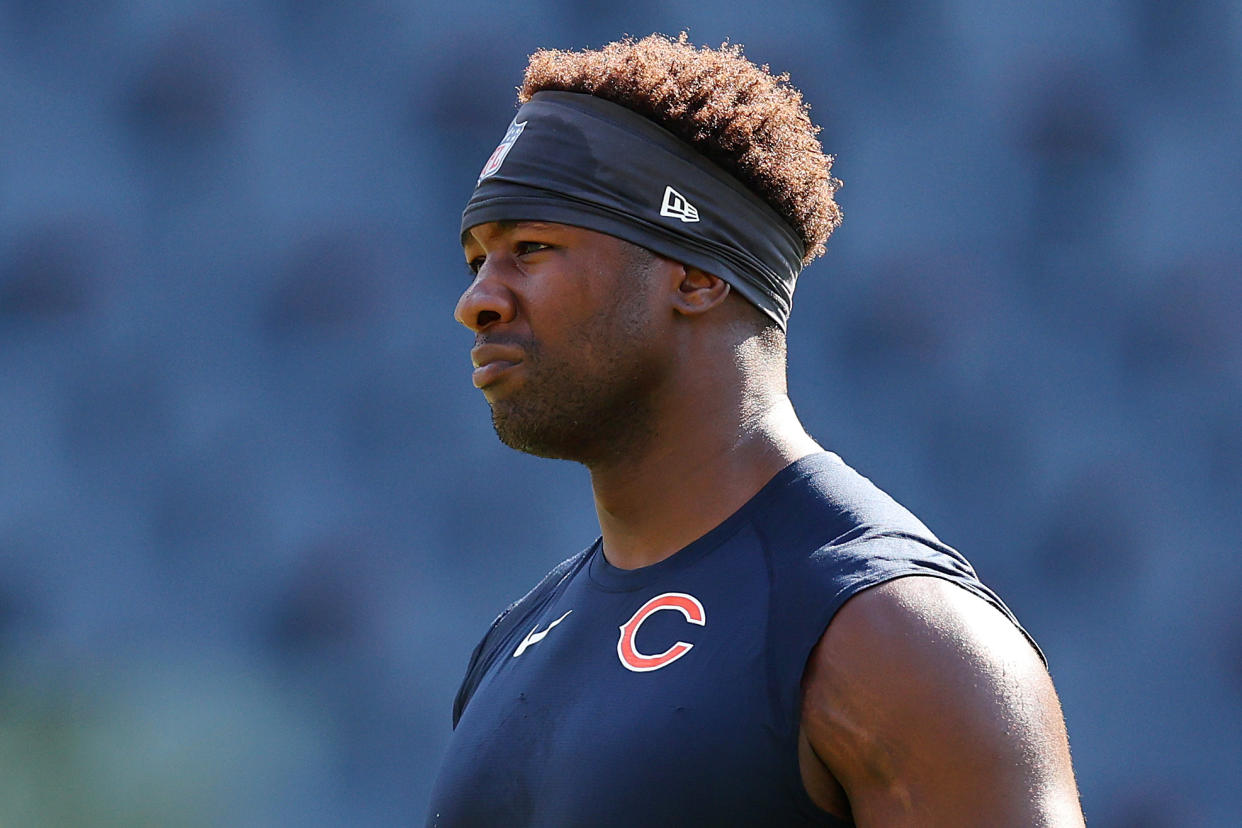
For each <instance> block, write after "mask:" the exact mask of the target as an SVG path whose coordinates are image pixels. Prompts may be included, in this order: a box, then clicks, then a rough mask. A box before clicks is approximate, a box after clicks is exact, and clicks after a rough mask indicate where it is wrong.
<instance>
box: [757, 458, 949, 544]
mask: <svg viewBox="0 0 1242 828" xmlns="http://www.w3.org/2000/svg"><path fill="white" fill-rule="evenodd" d="M773 483H775V484H776V485H775V486H773V487H772V488H771V490H770V491H767V492H765V493H764V494H765V495H766V497H765V498H764V502H763V504H762V508H760V509H758V510H756V521H757V523H759V524H760V529H761V531H762V532H763V534H764V535H765V537H766V538H767V539H768V540H769V541H774V542H775V543H774V544H773V545H774V546H778V547H781V548H785V549H793V550H796V551H798V552H807V551H810V550H813V549H817V548H820V547H823V546H827V545H834V544H835V545H840V544H844V543H848V542H850V541H852V540H855V539H857V538H858V537H861V536H862V535H865V534H868V533H873V534H874V533H876V532H882V533H888V534H894V533H901V534H904V535H907V536H911V537H916V536H917V537H922V538H926V539H928V540H932V541H934V540H935V535H933V534H932V532H931V530H930V529H928V528H927V527H926V526H925V525H923V523H922V521H920V520H919V519H918V518H916V517H915V516H914V515H913V514H912V513H911V512H910V511H909V510H908V509H906V508H905V507H904V506H902V505H901V504H900V503H898V502H897V501H896V500H894V499H893V498H892V497H891V496H889V494H888V493H887V492H885V491H884V490H883V489H881V488H880V487H878V486H876V485H875V484H874V483H872V482H871V480H869V479H868V478H866V477H865V476H863V475H862V474H860V473H859V472H858V471H856V470H855V469H854V468H852V467H851V466H849V465H848V464H846V463H845V462H844V461H843V460H842V459H841V458H840V457H838V456H837V455H836V454H833V453H832V452H822V453H818V454H813V455H809V456H807V457H804V458H802V459H801V460H798V461H797V462H795V463H793V464H792V465H790V466H789V467H787V468H786V469H785V471H783V472H782V473H781V474H780V475H778V476H777V478H775V479H774V480H773Z"/></svg>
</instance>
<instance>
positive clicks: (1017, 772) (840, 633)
mask: <svg viewBox="0 0 1242 828" xmlns="http://www.w3.org/2000/svg"><path fill="white" fill-rule="evenodd" d="M802 727H803V735H804V736H805V738H806V739H807V741H809V744H810V747H811V748H812V750H813V751H814V756H813V757H811V758H810V761H811V764H812V765H813V766H814V767H812V768H811V769H810V772H809V773H808V772H807V769H806V767H805V764H806V763H805V762H804V777H805V778H807V780H808V783H811V782H813V781H814V779H815V774H816V773H819V774H822V775H823V776H824V777H825V779H824V781H825V782H826V786H832V787H835V786H834V785H832V781H831V780H832V779H835V781H836V782H837V783H839V784H840V786H841V788H843V789H844V792H845V794H846V796H847V797H848V799H849V806H850V810H851V811H852V815H853V818H854V820H855V823H856V824H857V825H859V826H906V825H909V826H916V825H917V826H937V825H944V826H958V827H960V826H972V825H978V826H989V828H995V826H1008V825H1013V826H1081V825H1083V817H1082V810H1081V807H1080V805H1079V802H1078V791H1077V787H1076V786H1075V783H1074V773H1073V768H1072V767H1071V764H1070V755H1069V742H1068V740H1067V737H1066V733H1065V722H1064V719H1063V718H1062V715H1061V707H1060V704H1059V703H1058V701H1057V697H1056V691H1055V690H1054V689H1053V686H1052V679H1051V678H1050V677H1049V675H1048V672H1047V670H1046V669H1045V668H1044V665H1043V663H1042V662H1041V661H1040V659H1039V656H1038V655H1037V654H1036V653H1035V650H1034V648H1032V647H1031V645H1030V643H1029V642H1028V641H1027V640H1026V639H1025V637H1024V636H1023V635H1022V633H1021V632H1020V631H1019V630H1018V629H1017V628H1016V627H1015V626H1014V625H1013V624H1012V623H1011V622H1010V621H1009V620H1008V619H1007V618H1005V616H1004V615H1003V614H1002V613H1001V612H1000V611H999V610H997V609H996V608H995V607H993V606H991V605H990V604H988V603H987V602H986V601H984V600H983V599H982V598H979V597H978V596H976V595H974V594H972V593H970V592H968V591H966V590H965V589H963V588H961V587H959V586H956V585H954V584H952V583H949V582H947V581H944V580H941V579H939V578H931V577H918V576H914V577H906V578H899V579H897V580H894V581H890V582H888V583H885V584H881V585H880V586H877V587H873V588H871V589H868V590H866V591H864V592H862V593H861V594H859V595H857V596H855V597H854V598H852V599H850V600H849V601H848V602H846V604H845V606H843V607H842V608H841V610H840V611H839V612H838V613H837V615H836V617H835V618H834V619H833V621H832V623H831V624H829V626H828V629H827V631H826V632H825V633H824V635H823V637H822V638H821V639H820V642H819V644H818V645H817V646H816V648H815V650H814V651H813V653H812V655H811V658H810V660H809V661H808V663H807V669H806V674H805V676H804V679H803V708H802ZM804 758H805V757H804ZM820 763H822V764H820ZM828 777H830V778H828ZM808 789H809V790H812V792H813V791H814V785H812V784H808Z"/></svg>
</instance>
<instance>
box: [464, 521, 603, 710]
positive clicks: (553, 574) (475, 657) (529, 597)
mask: <svg viewBox="0 0 1242 828" xmlns="http://www.w3.org/2000/svg"><path fill="white" fill-rule="evenodd" d="M594 548H595V547H594V545H592V546H589V547H587V548H586V549H584V550H582V551H581V552H579V553H577V554H576V555H572V556H570V557H568V558H566V559H565V560H563V561H561V562H560V563H559V564H557V565H556V566H554V567H553V568H552V570H551V571H550V572H549V573H548V574H547V575H545V576H543V578H542V579H540V581H539V583H537V584H535V586H534V588H533V589H531V590H530V592H527V593H526V594H525V595H523V596H522V597H521V598H519V599H517V600H516V601H514V602H513V603H512V604H510V605H509V606H508V607H506V608H505V609H504V610H503V611H502V612H501V613H500V615H497V616H496V620H495V621H493V622H492V625H491V626H490V627H489V628H488V630H487V632H486V633H485V634H484V635H483V638H482V639H481V640H480V641H479V643H478V646H476V647H475V648H474V653H472V654H471V656H470V665H469V666H468V667H467V668H466V676H465V678H464V679H463V680H462V683H461V687H460V688H459V689H458V691H457V698H456V699H455V700H454V702H453V726H454V727H456V726H457V722H458V720H459V719H460V718H461V714H462V712H463V711H465V709H466V705H467V704H469V703H470V698H471V696H473V695H474V691H475V689H476V688H477V687H478V685H479V681H480V679H481V678H482V676H483V673H485V672H486V671H487V668H488V666H489V665H490V664H491V663H492V662H493V661H494V660H495V657H496V654H497V653H498V652H499V651H500V649H501V648H502V647H503V645H504V642H505V641H506V640H507V639H508V637H509V634H510V633H511V632H512V631H513V628H514V627H515V626H518V625H520V624H521V623H522V619H524V618H526V617H527V616H529V615H531V614H532V613H534V612H536V611H537V610H538V609H539V607H541V606H542V605H543V604H544V602H545V601H547V600H548V599H549V598H550V597H551V596H552V595H553V593H555V592H556V588H557V587H558V586H560V585H561V584H563V583H564V582H565V580H566V579H567V578H569V577H570V576H572V575H573V573H574V572H576V571H577V570H578V568H579V567H581V566H582V564H583V562H585V561H586V559H587V558H588V557H589V556H590V554H591V551H592V550H593V549H594Z"/></svg>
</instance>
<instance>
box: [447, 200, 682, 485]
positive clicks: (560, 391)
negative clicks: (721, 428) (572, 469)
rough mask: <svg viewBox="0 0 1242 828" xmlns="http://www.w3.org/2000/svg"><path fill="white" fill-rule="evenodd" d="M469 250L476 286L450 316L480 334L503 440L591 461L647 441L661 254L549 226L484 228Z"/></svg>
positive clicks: (656, 357)
mask: <svg viewBox="0 0 1242 828" xmlns="http://www.w3.org/2000/svg"><path fill="white" fill-rule="evenodd" d="M463 250H464V252H465V256H466V261H467V263H468V264H469V266H470V269H471V270H472V271H474V273H475V278H474V281H473V282H472V283H471V284H470V287H468V288H467V289H466V292H465V293H463V294H462V297H461V299H460V300H458V303H457V310H456V313H455V316H456V318H457V321H458V322H461V323H462V324H463V325H465V326H466V327H467V328H469V329H470V330H472V331H474V333H475V347H474V348H473V349H472V350H471V352H470V353H471V359H472V361H473V362H474V364H475V366H476V367H475V371H474V384H475V385H476V386H477V387H479V388H480V389H481V390H482V391H483V395H484V397H486V398H487V401H488V403H489V404H490V405H491V407H492V424H493V425H494V426H495V428H496V433H497V435H498V436H499V437H500V439H501V441H502V442H504V443H505V444H506V445H508V446H511V447H513V448H516V449H518V450H520V451H525V452H529V453H531V454H536V455H539V456H542V457H556V458H563V459H571V460H578V461H581V462H586V463H590V462H591V461H593V460H600V459H604V458H605V457H607V456H608V455H609V454H610V453H612V452H616V451H621V450H624V448H626V447H629V446H633V444H634V442H635V441H636V440H640V439H642V438H644V437H645V436H647V435H649V434H650V433H651V430H652V429H653V428H654V424H653V422H652V419H653V418H652V417H651V411H650V397H651V390H652V389H653V388H654V387H655V386H656V384H658V382H659V381H660V378H661V376H662V374H663V373H664V363H665V360H663V359H662V358H661V357H660V353H659V352H660V342H661V340H662V339H663V333H664V330H663V329H662V327H661V323H662V322H667V320H668V319H669V318H671V313H669V310H668V307H667V305H666V304H665V305H663V313H661V308H662V305H661V302H660V289H659V288H660V284H659V278H658V276H657V271H658V267H656V266H657V265H658V264H659V263H660V262H661V261H662V260H661V259H659V257H656V256H654V255H653V254H650V253H648V252H647V251H645V250H643V249H642V248H640V247H637V246H635V245H632V244H629V243H628V242H624V241H621V240H620V239H617V238H614V237H612V236H608V235H605V234H603V233H597V232H595V231H592V230H586V229H583V228H580V227H571V226H569V225H564V224H553V223H548V222H491V223H488V224H482V225H479V226H477V227H474V228H472V229H471V230H470V231H469V232H468V233H466V234H465V236H464V237H463Z"/></svg>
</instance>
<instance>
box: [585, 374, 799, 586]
mask: <svg viewBox="0 0 1242 828" xmlns="http://www.w3.org/2000/svg"><path fill="white" fill-rule="evenodd" d="M732 408H733V410H732V411H730V412H729V414H730V416H729V419H728V420H725V421H721V420H717V423H716V424H713V423H711V422H705V421H704V419H703V418H702V417H701V416H695V414H696V412H701V411H704V410H707V411H711V410H712V409H711V408H707V407H699V408H697V409H696V410H695V411H685V412H682V413H683V414H684V415H685V416H681V417H668V418H663V419H662V420H661V422H662V423H664V424H665V425H664V426H663V427H662V429H661V432H660V434H659V436H658V438H657V439H655V440H654V441H653V442H652V443H651V444H649V445H648V446H646V447H645V450H642V451H638V452H635V453H634V454H632V455H627V456H624V457H615V456H614V458H613V459H611V460H610V461H609V462H607V463H597V464H594V465H592V466H591V486H592V488H593V489H594V492H595V507H596V511H597V513H598V515H599V523H600V530H601V533H602V535H603V544H604V555H605V556H606V557H607V559H608V561H609V563H611V564H613V565H614V566H617V567H620V568H622V569H637V568H638V567H642V566H649V565H651V564H654V563H658V562H659V561H662V560H664V559H665V558H667V557H669V556H670V555H672V554H674V553H675V552H677V551H678V550H679V549H681V548H683V547H684V546H686V545H687V544H689V543H691V542H692V541H694V540H696V539H697V538H699V537H702V536H703V535H704V534H706V533H707V532H709V531H710V530H711V529H713V528H715V527H716V526H718V525H719V524H720V523H721V522H723V521H724V520H725V519H726V518H728V517H729V516H730V515H731V514H733V513H734V512H736V511H737V510H738V509H739V508H741V507H742V505H744V504H745V503H746V501H748V500H750V498H751V497H753V496H754V495H755V493H756V492H758V491H759V490H760V489H761V488H763V486H764V484H765V483H767V482H768V481H769V480H771V479H772V478H773V477H774V476H775V475H776V474H777V473H778V472H779V471H780V470H781V469H783V468H785V467H786V466H788V465H789V464H790V463H792V462H794V461H795V460H797V459H799V458H801V457H805V456H806V455H808V454H811V453H813V452H816V451H820V450H821V449H820V447H819V445H818V444H816V442H815V441H814V440H813V439H811V437H810V436H809V435H808V434H807V433H806V431H805V430H803V428H802V425H801V424H800V423H799V422H798V418H797V416H796V415H795V414H794V410H793V406H792V405H791V404H790V402H789V398H788V396H786V395H785V394H784V393H780V394H772V395H767V396H764V397H762V398H760V399H758V400H754V399H752V400H751V401H749V402H748V403H747V404H745V405H743V404H740V403H739V404H737V405H735V406H732ZM717 411H719V409H717ZM714 425H718V426H719V427H713V426H714Z"/></svg>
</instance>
